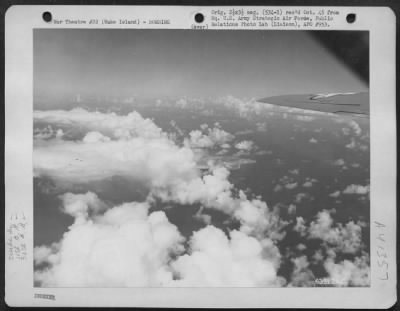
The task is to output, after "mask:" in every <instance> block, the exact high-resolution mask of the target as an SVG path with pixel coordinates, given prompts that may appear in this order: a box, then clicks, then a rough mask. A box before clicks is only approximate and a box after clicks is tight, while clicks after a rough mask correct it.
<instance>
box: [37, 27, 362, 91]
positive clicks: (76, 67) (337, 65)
mask: <svg viewBox="0 0 400 311" xmlns="http://www.w3.org/2000/svg"><path fill="white" fill-rule="evenodd" d="M327 33H328V32H327ZM367 89H368V86H367V84H366V83H365V82H364V81H362V80H361V79H360V78H359V76H358V75H356V74H354V72H353V71H352V70H351V69H349V68H348V67H347V66H346V65H344V63H343V62H342V61H341V60H339V59H338V58H337V57H335V56H334V55H333V54H332V53H331V52H330V51H329V49H327V48H325V47H324V46H323V45H321V44H320V43H319V42H318V41H317V40H315V39H314V38H313V37H312V36H311V35H310V33H308V32H303V31H261V30H260V31H251V32H250V31H239V30H229V31H225V30H218V31H194V30H149V29H146V30H137V29H128V30H121V29H107V30H104V29H101V30H100V29H90V30H87V29H86V30H84V29H36V30H35V31H34V93H35V96H45V97H46V96H48V97H49V98H54V97H58V96H72V97H74V96H76V95H77V94H81V95H83V96H84V95H90V96H93V95H94V96H100V97H101V96H138V97H147V98H160V97H161V98H162V97H180V96H189V97H215V96H225V95H232V96H237V97H242V98H244V97H246V98H262V97H267V96H274V95H283V94H297V93H300V94H302V93H320V92H348V91H365V90H367Z"/></svg>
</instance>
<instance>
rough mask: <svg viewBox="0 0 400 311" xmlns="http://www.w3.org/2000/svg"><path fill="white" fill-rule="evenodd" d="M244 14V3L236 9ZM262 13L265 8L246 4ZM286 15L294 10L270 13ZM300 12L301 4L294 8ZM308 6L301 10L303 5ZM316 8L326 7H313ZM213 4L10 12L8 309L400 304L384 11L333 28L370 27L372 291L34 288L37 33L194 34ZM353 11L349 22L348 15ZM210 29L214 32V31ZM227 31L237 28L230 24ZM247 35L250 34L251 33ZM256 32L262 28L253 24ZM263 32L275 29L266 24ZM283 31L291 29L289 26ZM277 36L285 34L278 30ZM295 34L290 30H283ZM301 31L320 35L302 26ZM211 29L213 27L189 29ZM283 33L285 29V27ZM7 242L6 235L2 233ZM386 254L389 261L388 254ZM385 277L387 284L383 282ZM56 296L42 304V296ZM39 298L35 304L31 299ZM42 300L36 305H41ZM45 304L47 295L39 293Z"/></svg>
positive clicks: (392, 101) (391, 80) (372, 10)
mask: <svg viewBox="0 0 400 311" xmlns="http://www.w3.org/2000/svg"><path fill="white" fill-rule="evenodd" d="M235 8H240V7H235ZM246 8H249V9H254V10H262V9H265V8H266V7H259V6H258V7H246ZM273 8H274V9H279V8H281V9H287V8H288V7H273ZM294 8H295V7H294ZM297 8H299V9H304V8H305V7H297ZM312 8H313V9H318V8H321V9H322V8H324V9H329V7H312ZM216 9H222V10H228V9H229V7H211V6H201V7H196V6H185V7H183V6H162V7H161V6H64V5H57V6H46V5H43V6H39V5H38V6H12V7H10V8H9V9H8V11H7V12H6V17H5V208H6V211H5V225H6V229H7V225H9V223H10V219H11V217H13V215H22V213H23V214H24V217H26V220H27V222H28V225H27V227H26V230H27V231H26V236H25V241H26V244H27V258H26V260H24V261H15V260H14V261H12V260H8V259H7V248H6V252H5V257H6V258H5V269H6V271H5V293H6V296H5V299H6V303H7V304H8V305H9V306H46V307H55V306H70V307H74V306H88V307H89V306H90V307H100V306H101V307H203V308H209V307H214V308H217V307H224V308H226V307H233V308H239V307H247V308H265V307H285V308H290V307H297V308H299V307H309V308H341V307H346V308H388V307H390V306H392V305H393V304H394V303H395V302H396V300H397V298H396V282H397V280H396V98H395V94H396V72H395V68H396V66H395V64H396V63H395V61H396V60H395V55H396V54H395V43H396V36H395V32H396V17H395V14H394V12H393V11H392V10H391V9H390V8H387V7H331V9H334V10H337V11H339V12H340V17H342V18H338V19H336V20H335V21H334V22H333V23H332V27H330V28H329V30H363V31H369V38H370V43H369V44H370V80H369V81H370V130H371V140H370V143H371V149H370V152H371V154H370V155H371V194H370V204H371V209H370V215H371V218H370V226H371V248H370V260H371V286H370V287H366V288H316V287H312V288H35V287H33V169H32V148H33V117H32V113H33V29H38V28H46V29H49V28H107V29H111V28H138V29H144V28H163V29H191V28H192V26H193V24H194V20H193V17H194V15H195V14H196V13H198V12H201V13H203V14H204V16H206V17H207V16H209V15H210V12H211V10H216ZM45 11H49V12H51V13H52V14H53V16H55V17H57V18H61V19H63V18H64V19H65V18H71V19H86V20H87V19H91V18H97V19H102V18H115V19H120V18H121V19H122V18H129V19H135V18H142V19H143V18H152V19H166V18H168V19H170V20H171V23H170V24H162V25H159V24H158V25H143V24H141V25H118V24H117V25H75V24H71V25H68V26H66V25H65V24H64V25H56V24H53V23H46V22H44V21H43V19H42V13H43V12H45ZM348 13H356V14H357V21H356V23H354V24H348V23H347V22H346V19H345V16H346V15H347V14H348ZM208 29H210V30H211V29H213V28H212V27H209V28H208ZM229 29H241V28H240V27H229ZM246 29H250V28H246ZM253 29H261V28H257V27H253ZM262 29H265V30H266V31H268V30H270V28H262ZM285 29H286V28H285ZM274 30H283V28H282V29H281V28H279V27H275V28H274ZM287 30H289V29H287ZM296 30H320V29H314V28H312V27H311V28H307V29H305V28H303V27H300V28H296ZM193 31H207V30H193ZM283 31H284V30H283ZM6 236H7V232H6ZM384 254H385V256H386V257H385V256H384ZM386 278H387V279H386ZM38 294H39V296H38ZM41 294H42V295H53V296H49V297H50V298H51V297H54V298H55V299H40V295H41ZM35 295H36V298H35ZM38 298H39V299H38ZM42 298H43V296H42Z"/></svg>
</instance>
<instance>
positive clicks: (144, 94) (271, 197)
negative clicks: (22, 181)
mask: <svg viewBox="0 0 400 311" xmlns="http://www.w3.org/2000/svg"><path fill="white" fill-rule="evenodd" d="M33 81H34V83H33V129H32V131H33V154H32V160H33V199H34V206H33V213H34V236H33V237H34V262H33V263H32V266H33V269H34V280H32V282H33V284H34V286H35V287H47V288H52V287H54V288H56V287H60V288H61V287H63V288H67V287H83V288H99V287H105V288H120V287H369V286H370V237H369V236H370V125H369V124H370V122H369V120H370V118H369V33H368V31H302V30H299V31H297V30H293V31H292V30H287V31H278V30H252V31H249V30H206V31H197V30H190V29H188V30H183V29H61V28H60V29H34V32H33Z"/></svg>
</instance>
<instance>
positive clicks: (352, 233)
mask: <svg viewBox="0 0 400 311" xmlns="http://www.w3.org/2000/svg"><path fill="white" fill-rule="evenodd" d="M361 231H362V227H361V224H360V223H355V222H354V221H350V222H348V223H346V224H345V225H342V224H341V223H339V224H337V225H336V226H333V219H332V217H331V215H330V213H329V212H328V211H327V210H323V211H321V212H319V213H318V214H317V219H316V220H315V221H312V222H311V224H310V226H309V228H308V238H309V239H321V240H322V241H324V242H325V243H327V246H328V247H329V248H331V249H332V250H334V251H336V252H342V253H346V254H355V253H357V252H358V251H360V250H361V249H362V247H363V244H362V239H361Z"/></svg>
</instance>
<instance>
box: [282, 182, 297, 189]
mask: <svg viewBox="0 0 400 311" xmlns="http://www.w3.org/2000/svg"><path fill="white" fill-rule="evenodd" d="M285 188H286V189H289V190H292V189H295V188H297V182H294V183H288V184H286V185H285Z"/></svg>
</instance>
